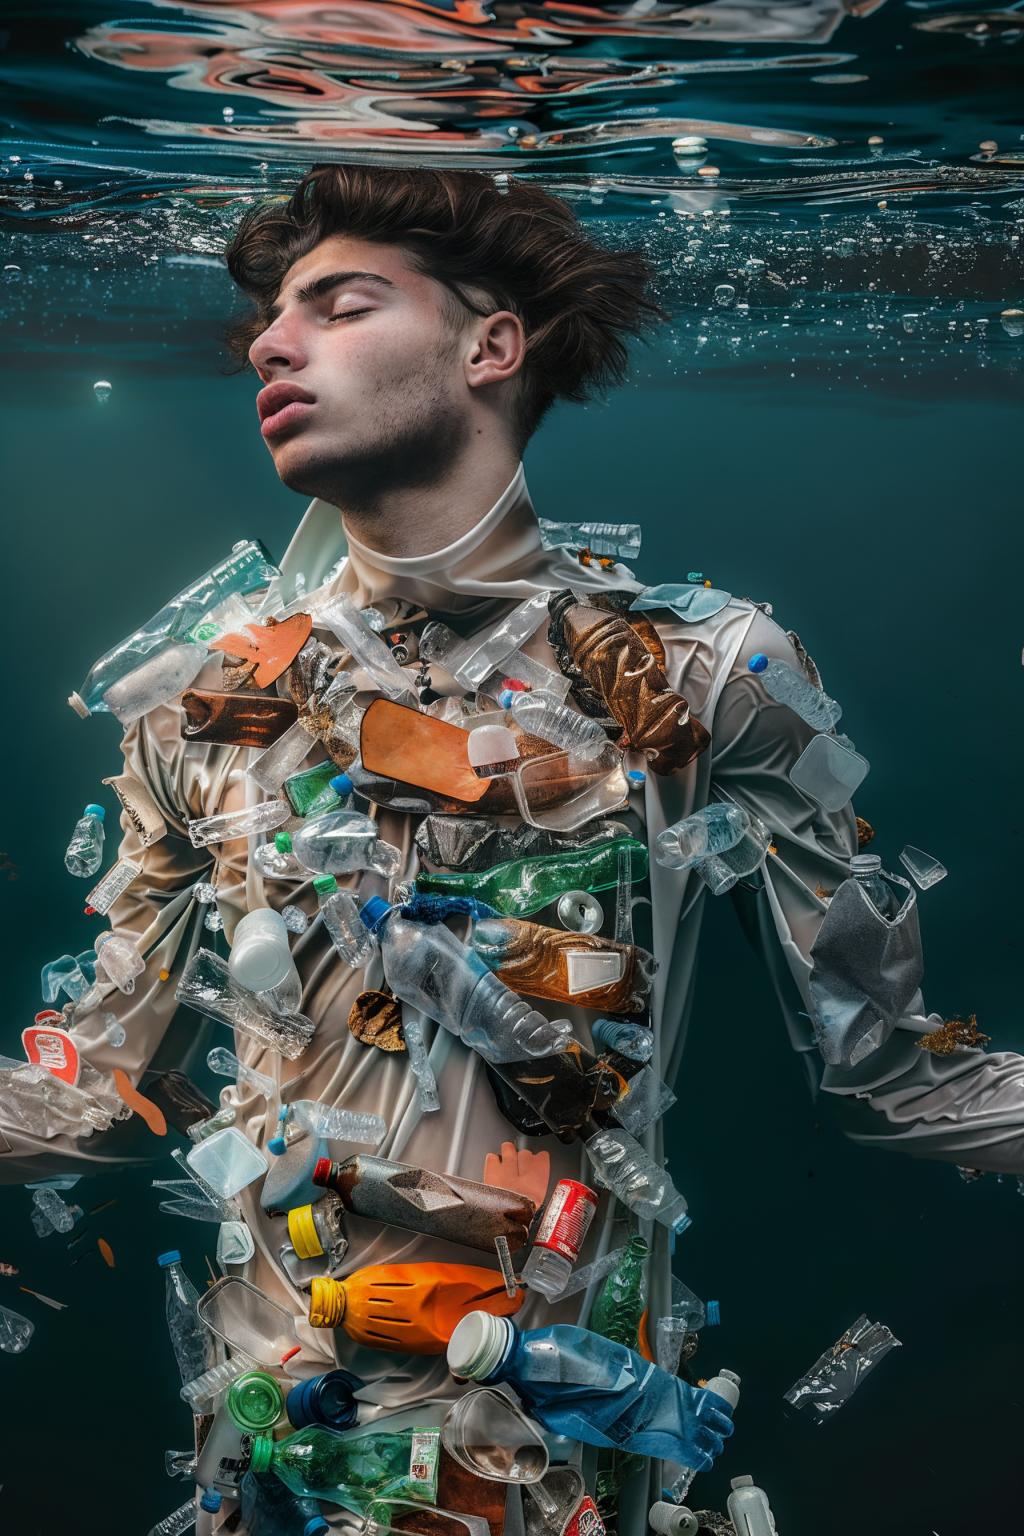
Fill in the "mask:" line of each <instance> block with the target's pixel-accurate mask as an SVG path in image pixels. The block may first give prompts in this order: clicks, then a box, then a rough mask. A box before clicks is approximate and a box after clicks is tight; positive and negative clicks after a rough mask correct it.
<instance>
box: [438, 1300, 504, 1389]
mask: <svg viewBox="0 0 1024 1536" xmlns="http://www.w3.org/2000/svg"><path fill="white" fill-rule="evenodd" d="M513 1332H514V1330H513V1327H512V1324H511V1323H510V1322H509V1321H508V1319H507V1318H505V1317H492V1316H491V1314H490V1312H467V1314H466V1316H465V1317H464V1318H463V1319H462V1321H461V1323H458V1324H457V1325H456V1328H455V1332H454V1333H453V1334H452V1336H451V1338H450V1339H449V1341H448V1369H449V1370H450V1371H451V1373H452V1375H453V1376H461V1377H463V1378H464V1379H466V1380H469V1381H484V1380H486V1378H487V1377H488V1376H489V1375H490V1374H491V1372H492V1371H493V1370H495V1369H496V1368H497V1366H498V1363H499V1362H500V1360H501V1357H502V1355H503V1354H504V1353H505V1350H506V1349H507V1348H508V1344H509V1341H510V1340H511V1338H512V1335H513Z"/></svg>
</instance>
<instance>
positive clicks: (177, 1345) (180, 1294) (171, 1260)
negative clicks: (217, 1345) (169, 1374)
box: [157, 1248, 214, 1385]
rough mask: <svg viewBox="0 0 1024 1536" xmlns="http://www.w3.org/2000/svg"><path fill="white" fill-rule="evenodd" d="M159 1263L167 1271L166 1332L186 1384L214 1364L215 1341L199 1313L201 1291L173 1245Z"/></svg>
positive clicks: (165, 1293) (165, 1290) (165, 1273)
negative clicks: (189, 1276)
mask: <svg viewBox="0 0 1024 1536" xmlns="http://www.w3.org/2000/svg"><path fill="white" fill-rule="evenodd" d="M157 1263H158V1264H159V1265H160V1268H161V1269H162V1270H163V1272H164V1305H165V1309H166V1312H167V1331H168V1333H169V1334H170V1336H171V1347H172V1348H173V1350H174V1358H175V1360H176V1361H177V1363H178V1374H179V1375H180V1376H181V1380H182V1385H184V1384H185V1383H186V1382H190V1381H192V1380H194V1378H195V1377H197V1376H200V1375H202V1373H203V1372H204V1371H206V1370H207V1369H208V1368H209V1367H210V1366H211V1365H212V1364H213V1361H214V1343H213V1339H212V1338H211V1337H210V1333H209V1330H208V1329H207V1328H205V1327H204V1326H203V1324H202V1322H201V1321H200V1319H199V1316H198V1314H197V1313H196V1303H197V1302H198V1300H199V1294H198V1292H197V1291H196V1288H195V1286H194V1285H193V1284H192V1282H191V1280H190V1279H189V1278H188V1276H187V1275H186V1274H185V1271H184V1270H183V1269H182V1267H181V1254H180V1253H179V1252H178V1250H177V1249H176V1248H172V1249H171V1250H170V1251H169V1252H167V1253H162V1254H161V1255H160V1257H159V1258H158V1259H157Z"/></svg>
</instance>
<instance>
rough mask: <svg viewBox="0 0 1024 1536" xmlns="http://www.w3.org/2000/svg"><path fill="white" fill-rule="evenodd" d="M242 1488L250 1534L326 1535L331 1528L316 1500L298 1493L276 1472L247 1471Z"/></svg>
mask: <svg viewBox="0 0 1024 1536" xmlns="http://www.w3.org/2000/svg"><path fill="white" fill-rule="evenodd" d="M239 1491H240V1493H241V1495H242V1529H243V1530H244V1531H245V1533H246V1536H325V1533H329V1532H330V1526H329V1525H328V1524H327V1521H326V1520H325V1519H324V1518H323V1516H322V1515H321V1514H320V1512H319V1510H318V1508H317V1506H316V1504H315V1503H314V1502H313V1500H312V1499H302V1498H298V1497H296V1495H295V1494H294V1493H292V1491H291V1489H290V1488H286V1487H285V1485H284V1483H282V1482H281V1480H280V1478H277V1477H275V1476H274V1475H273V1473H272V1472H264V1473H262V1474H257V1473H255V1472H247V1473H246V1474H245V1476H244V1477H243V1479H242V1483H241V1488H240V1490H239Z"/></svg>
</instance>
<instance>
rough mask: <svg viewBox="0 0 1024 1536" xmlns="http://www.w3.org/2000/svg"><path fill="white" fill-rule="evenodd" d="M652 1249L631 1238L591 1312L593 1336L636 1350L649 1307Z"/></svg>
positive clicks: (639, 1239)
mask: <svg viewBox="0 0 1024 1536" xmlns="http://www.w3.org/2000/svg"><path fill="white" fill-rule="evenodd" d="M649 1254H650V1248H649V1246H648V1243H647V1241H646V1239H645V1238H642V1237H631V1238H630V1240H629V1242H628V1243H627V1244H626V1251H625V1253H624V1254H623V1255H622V1258H621V1260H620V1261H619V1263H618V1264H617V1265H616V1266H615V1268H614V1269H613V1270H612V1272H611V1274H610V1275H609V1276H608V1278H607V1279H606V1280H605V1282H604V1284H603V1285H602V1286H601V1289H600V1290H599V1291H598V1293H597V1296H596V1297H595V1299H594V1305H593V1306H592V1307H591V1309H590V1321H589V1326H590V1329H591V1332H592V1333H599V1334H601V1336H602V1338H605V1339H611V1341H612V1343H613V1344H625V1345H626V1346H627V1347H628V1348H630V1349H635V1348H636V1344H637V1340H638V1338H639V1335H640V1319H641V1318H642V1316H643V1313H644V1308H645V1307H646V1305H647V1259H648V1256H649Z"/></svg>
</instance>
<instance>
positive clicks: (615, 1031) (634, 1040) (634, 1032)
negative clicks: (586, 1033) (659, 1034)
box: [590, 1019, 654, 1062]
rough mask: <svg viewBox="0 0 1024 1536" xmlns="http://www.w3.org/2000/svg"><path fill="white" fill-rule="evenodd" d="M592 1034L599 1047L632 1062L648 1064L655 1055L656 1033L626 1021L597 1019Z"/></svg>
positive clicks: (591, 1027) (591, 1030)
mask: <svg viewBox="0 0 1024 1536" xmlns="http://www.w3.org/2000/svg"><path fill="white" fill-rule="evenodd" d="M590 1033H591V1036H592V1037H593V1039H594V1040H596V1041H597V1043H598V1045H603V1046H604V1048H605V1050H607V1051H616V1052H618V1054H619V1055H620V1056H626V1057H628V1058H629V1060H630V1061H639V1062H647V1061H650V1059H651V1057H652V1056H653V1055H654V1031H653V1030H652V1029H648V1028H647V1027H646V1026H645V1025H643V1024H633V1023H630V1022H628V1021H627V1020H625V1019H595V1021H594V1023H593V1024H592V1025H591V1026H590Z"/></svg>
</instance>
